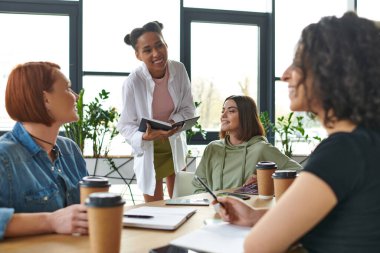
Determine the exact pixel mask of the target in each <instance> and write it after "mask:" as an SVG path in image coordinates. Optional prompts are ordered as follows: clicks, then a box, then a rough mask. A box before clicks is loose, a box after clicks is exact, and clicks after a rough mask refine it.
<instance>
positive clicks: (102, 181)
mask: <svg viewBox="0 0 380 253" xmlns="http://www.w3.org/2000/svg"><path fill="white" fill-rule="evenodd" d="M79 185H80V203H82V204H83V203H84V202H85V200H86V198H87V197H88V195H90V194H91V193H93V192H108V190H109V188H110V186H111V184H110V183H109V182H108V179H107V178H105V177H97V176H87V177H84V178H82V181H80V182H79Z"/></svg>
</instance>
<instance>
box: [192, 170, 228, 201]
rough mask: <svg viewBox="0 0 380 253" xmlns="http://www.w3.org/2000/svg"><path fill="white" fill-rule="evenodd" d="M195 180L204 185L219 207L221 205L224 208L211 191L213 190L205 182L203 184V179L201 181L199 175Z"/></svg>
mask: <svg viewBox="0 0 380 253" xmlns="http://www.w3.org/2000/svg"><path fill="white" fill-rule="evenodd" d="M195 178H196V179H197V180H198V181H199V182H200V183H201V184H202V185H203V187H204V188H205V189H206V191H208V193H210V194H211V196H212V197H213V198H214V199H215V201H216V202H217V203H219V205H221V206H222V207H224V205H223V203H220V202H219V201H218V198H217V197H216V196H215V194H214V193H213V192H212V191H211V189H210V188H209V187H208V186H207V184H206V183H205V182H203V180H202V179H200V178H199V177H198V176H197V175H195Z"/></svg>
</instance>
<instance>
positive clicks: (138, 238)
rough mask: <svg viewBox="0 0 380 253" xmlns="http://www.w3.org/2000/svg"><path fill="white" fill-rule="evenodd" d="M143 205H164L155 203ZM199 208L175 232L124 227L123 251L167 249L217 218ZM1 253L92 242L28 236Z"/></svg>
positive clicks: (72, 248)
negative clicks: (167, 246) (174, 241)
mask: <svg viewBox="0 0 380 253" xmlns="http://www.w3.org/2000/svg"><path fill="white" fill-rule="evenodd" d="M189 197H191V198H208V199H209V200H210V201H211V200H212V197H211V196H210V195H209V194H207V193H202V194H196V195H191V196H187V197H184V198H189ZM247 202H249V203H250V204H252V205H253V206H254V207H256V208H263V209H267V208H269V207H270V206H272V205H273V203H274V200H272V199H270V200H261V199H258V198H257V196H252V197H251V199H250V200H247ZM143 205H147V206H165V202H164V201H156V202H151V203H148V204H143ZM138 206H141V205H137V206H128V207H125V208H126V209H130V208H135V207H138ZM197 209H198V210H197V212H196V213H195V214H194V215H193V216H192V217H191V218H190V219H189V220H188V221H187V222H185V223H184V224H183V225H182V226H181V227H179V228H178V229H177V230H175V231H163V230H150V229H139V228H123V232H122V237H121V247H120V252H122V253H127V252H133V253H139V252H149V250H150V249H152V248H156V247H160V246H164V245H166V244H168V243H169V242H170V241H172V240H173V239H175V238H177V237H179V236H182V235H184V234H187V233H189V232H191V231H193V230H196V229H199V228H201V227H202V226H203V225H204V224H203V221H204V220H205V219H207V218H215V217H216V216H217V215H216V214H215V211H214V208H213V207H212V205H210V206H199V207H197ZM0 252H1V253H16V252H20V253H21V252H23V253H24V252H39V253H40V252H41V253H42V252H49V253H90V242H89V237H88V236H71V235H58V234H49V235H38V236H25V237H19V238H11V239H5V240H4V241H0Z"/></svg>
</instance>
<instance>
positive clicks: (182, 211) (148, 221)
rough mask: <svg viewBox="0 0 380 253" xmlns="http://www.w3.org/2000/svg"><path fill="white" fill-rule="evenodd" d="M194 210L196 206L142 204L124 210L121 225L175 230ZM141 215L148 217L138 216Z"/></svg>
mask: <svg viewBox="0 0 380 253" xmlns="http://www.w3.org/2000/svg"><path fill="white" fill-rule="evenodd" d="M196 211H197V209H196V208H189V207H150V206H143V207H138V208H134V209H131V210H128V211H126V212H124V217H123V225H124V226H125V227H138V228H151V229H163V230H175V229H177V228H178V227H179V226H181V225H182V224H183V223H184V222H185V221H186V220H187V219H189V218H190V217H191V216H192V215H193V214H194V213H195V212H196ZM125 215H131V216H133V215H135V216H136V217H133V218H131V217H125ZM141 215H143V216H144V215H145V216H149V218H146V217H145V218H138V216H141Z"/></svg>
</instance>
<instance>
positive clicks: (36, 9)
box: [0, 1, 81, 131]
mask: <svg viewBox="0 0 380 253" xmlns="http://www.w3.org/2000/svg"><path fill="white" fill-rule="evenodd" d="M36 2H38V1H36ZM77 4H78V3H74V2H65V1H55V2H52V3H50V4H44V3H39V4H31V3H23V2H14V1H1V2H0V24H1V26H0V33H1V34H2V37H1V40H0V59H1V60H0V96H1V97H2V98H4V92H5V87H6V82H7V79H8V74H9V73H10V71H11V70H12V69H13V68H14V67H15V65H16V64H19V63H23V62H28V61H51V62H55V63H58V64H59V65H60V66H61V69H62V71H63V73H64V74H65V75H66V76H69V77H70V79H71V81H72V83H73V87H74V88H77V87H78V86H81V78H79V74H78V73H80V72H81V65H80V64H78V63H79V60H78V54H80V48H78V43H77V42H80V38H78V30H79V25H78V16H79V15H78V14H79V8H78V5H77ZM70 39H71V41H70ZM70 43H71V44H70ZM4 103H5V102H4V99H1V100H0V131H7V130H9V129H11V128H12V126H13V124H14V122H13V121H12V120H11V119H10V117H9V116H8V114H7V112H6V110H5V104H4Z"/></svg>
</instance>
